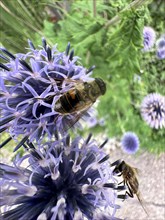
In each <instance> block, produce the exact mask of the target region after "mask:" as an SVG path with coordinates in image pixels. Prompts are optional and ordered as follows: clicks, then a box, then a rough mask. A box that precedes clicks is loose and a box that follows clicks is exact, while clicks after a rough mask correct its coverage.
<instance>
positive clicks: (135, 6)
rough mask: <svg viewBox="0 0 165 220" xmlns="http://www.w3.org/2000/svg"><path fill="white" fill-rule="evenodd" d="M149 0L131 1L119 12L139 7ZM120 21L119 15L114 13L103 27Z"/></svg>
mask: <svg viewBox="0 0 165 220" xmlns="http://www.w3.org/2000/svg"><path fill="white" fill-rule="evenodd" d="M150 1H151V0H135V1H133V2H131V3H130V4H129V5H127V6H126V7H125V8H124V9H123V10H122V11H120V12H119V14H120V13H123V12H125V11H127V10H130V9H131V10H132V9H137V8H139V7H140V6H142V5H144V4H145V3H147V2H150ZM119 21H120V16H119V15H116V16H115V17H113V18H112V19H111V20H109V21H108V22H107V23H106V24H105V26H104V27H105V28H108V27H109V26H110V25H114V24H116V23H117V22H119Z"/></svg>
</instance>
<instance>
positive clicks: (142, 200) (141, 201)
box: [136, 192, 149, 216]
mask: <svg viewBox="0 0 165 220" xmlns="http://www.w3.org/2000/svg"><path fill="white" fill-rule="evenodd" d="M136 196H137V198H138V200H139V202H140V204H141V206H142V208H143V210H144V211H145V213H146V214H147V215H148V211H147V208H146V207H145V205H144V199H143V198H142V195H141V193H140V192H138V193H136ZM148 216H149V215H148Z"/></svg>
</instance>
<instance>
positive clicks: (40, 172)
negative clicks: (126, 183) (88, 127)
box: [0, 135, 121, 220]
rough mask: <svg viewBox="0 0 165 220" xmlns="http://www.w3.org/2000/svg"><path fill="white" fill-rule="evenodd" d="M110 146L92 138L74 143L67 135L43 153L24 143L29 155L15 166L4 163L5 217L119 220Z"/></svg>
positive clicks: (18, 160)
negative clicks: (107, 148) (116, 213)
mask: <svg viewBox="0 0 165 220" xmlns="http://www.w3.org/2000/svg"><path fill="white" fill-rule="evenodd" d="M105 143H106V141H105V142H104V143H103V144H102V145H101V146H100V147H99V146H98V144H97V143H96V141H95V140H91V135H89V137H88V138H87V139H86V140H83V139H82V138H80V137H77V138H75V139H74V140H73V141H71V140H70V138H69V136H67V137H66V138H63V139H62V140H56V141H55V142H48V143H46V144H44V145H42V146H40V147H37V149H36V148H35V146H34V145H33V144H32V143H29V142H28V143H26V144H24V147H25V148H26V149H27V150H28V151H29V154H27V155H25V156H24V157H23V158H21V159H19V158H18V159H17V160H16V161H15V163H14V166H9V165H6V164H1V172H0V177H1V206H4V210H5V211H4V212H3V213H2V214H1V217H2V219H4V220H9V219H13V220H16V219H34V220H35V219H38V220H39V219H40V220H44V219H50V220H68V219H69V220H75V219H81V220H83V219H84V220H85V219H89V220H92V219H95V220H96V219H98V220H99V219H100V220H101V219H109V220H112V219H115V218H114V215H115V212H116V208H119V206H118V205H115V201H116V197H117V195H116V190H119V189H118V188H117V186H116V184H115V179H114V177H113V175H112V170H111V167H110V165H109V162H108V159H109V155H106V154H105V153H104V151H103V150H102V147H103V145H104V144H105ZM27 159H28V163H29V164H27V167H26V168H23V166H22V165H21V163H22V162H24V161H26V160H27ZM120 189H121V186H120ZM102 210H104V212H102Z"/></svg>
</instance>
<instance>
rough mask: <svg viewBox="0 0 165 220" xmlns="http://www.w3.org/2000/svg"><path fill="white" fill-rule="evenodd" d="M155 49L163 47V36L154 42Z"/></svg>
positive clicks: (164, 41) (164, 36) (164, 39)
mask: <svg viewBox="0 0 165 220" xmlns="http://www.w3.org/2000/svg"><path fill="white" fill-rule="evenodd" d="M156 47H157V49H158V50H159V49H162V48H164V47H165V34H164V35H162V36H161V37H160V38H159V39H158V40H157V41H156Z"/></svg>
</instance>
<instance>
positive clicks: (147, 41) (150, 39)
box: [143, 27, 156, 51]
mask: <svg viewBox="0 0 165 220" xmlns="http://www.w3.org/2000/svg"><path fill="white" fill-rule="evenodd" d="M155 39H156V34H155V31H154V30H153V28H151V27H144V29H143V45H144V48H143V50H144V51H148V50H150V49H151V48H152V47H153V46H154V43H155Z"/></svg>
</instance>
